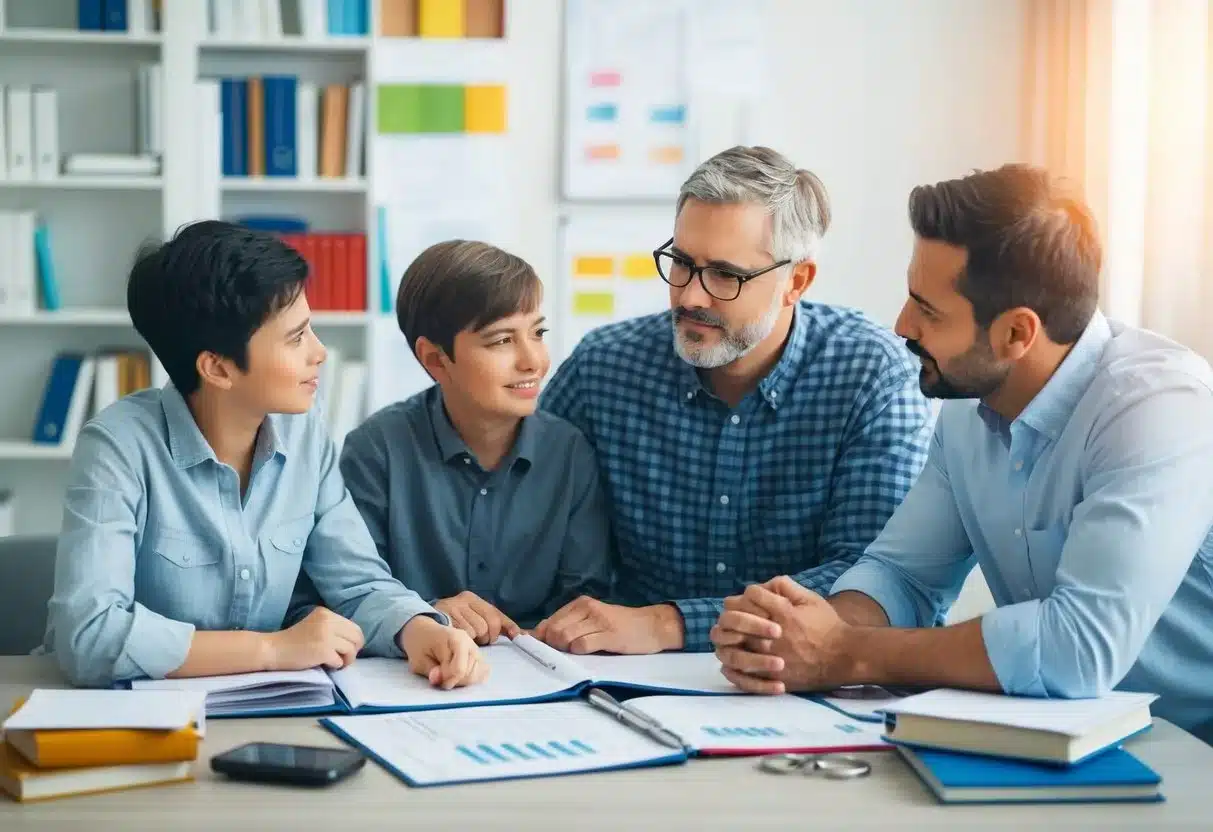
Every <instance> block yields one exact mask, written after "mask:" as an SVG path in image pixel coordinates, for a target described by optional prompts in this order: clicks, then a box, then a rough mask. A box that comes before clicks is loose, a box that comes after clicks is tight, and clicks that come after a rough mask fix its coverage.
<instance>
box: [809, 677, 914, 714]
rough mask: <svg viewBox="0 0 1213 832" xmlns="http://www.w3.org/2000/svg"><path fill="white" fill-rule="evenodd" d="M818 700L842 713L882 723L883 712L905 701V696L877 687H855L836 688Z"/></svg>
mask: <svg viewBox="0 0 1213 832" xmlns="http://www.w3.org/2000/svg"><path fill="white" fill-rule="evenodd" d="M818 698H819V699H820V701H822V702H824V703H826V704H829V705H833V706H834V707H835V708H837V709H838V710H840V711H843V712H844V713H847V714H850V715H852V716H856V717H860V718H864V717H866V718H868V719H871V720H876V721H879V722H882V723H883V722H884V715H883V712H884V711H885V710H887V709H888V708H889V707H891V706H893V705H895V704H897V703H898V702H900V701H901V700H903V699H905V698H906V694H902V693H897V692H895V691H890V690H888V689H886V688H883V687H880V686H879V685H855V686H853V687H846V688H838V689H837V690H833V691H830V693H829V694H827V695H825V696H821V697H818Z"/></svg>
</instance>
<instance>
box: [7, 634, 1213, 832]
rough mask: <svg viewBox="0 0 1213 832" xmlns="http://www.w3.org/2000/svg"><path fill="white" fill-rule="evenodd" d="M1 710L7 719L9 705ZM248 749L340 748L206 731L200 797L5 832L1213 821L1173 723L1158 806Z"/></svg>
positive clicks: (100, 800)
mask: <svg viewBox="0 0 1213 832" xmlns="http://www.w3.org/2000/svg"><path fill="white" fill-rule="evenodd" d="M64 686H65V683H64V681H63V678H62V677H61V676H60V675H59V673H58V671H57V670H56V668H55V667H54V664H53V663H52V662H51V660H50V659H48V658H46V657H41V656H38V657H26V656H19V657H12V656H0V703H11V702H13V701H14V700H15V699H16V698H17V697H19V696H22V695H25V694H27V693H28V692H29V691H30V689H32V688H34V687H64ZM4 707H6V708H7V707H8V706H7V705H5V706H4ZM252 740H261V741H268V742H284V743H300V744H310V745H333V746H339V745H341V742H340V741H339V740H338V739H337V738H336V737H334V736H333V735H332V734H330V733H329V732H328V731H326V730H325V729H323V728H321V727H320V725H319V724H317V722H316V720H315V719H314V718H295V717H290V718H287V717H271V718H265V719H235V720H231V719H229V720H219V719H216V720H208V722H207V732H206V739H205V741H204V743H203V746H202V748H201V750H200V752H199V757H198V760H197V762H196V763H195V769H194V773H195V777H196V778H197V779H196V780H195V781H194V782H192V783H181V784H174V785H170V786H157V787H153V788H144V789H132V790H129V791H125V792H113V793H109V794H99V795H87V796H81V797H73V798H67V799H62V800H52V801H48V802H45V803H35V804H19V803H16V802H14V801H11V800H5V799H4V798H2V797H0V829H3V830H4V832H18V830H26V829H31V830H32V829H37V830H48V829H59V828H64V829H66V828H72V829H76V828H79V829H85V830H87V831H88V832H104V830H109V829H115V830H117V829H121V830H133V829H156V830H166V829H174V830H176V829H229V830H232V832H235V830H242V829H285V828H288V827H294V826H296V825H299V824H301V823H302V824H305V825H306V826H307V828H310V829H322V830H323V829H335V830H339V829H380V828H384V829H386V828H392V829H400V828H402V824H403V825H404V828H411V829H425V828H430V829H435V828H443V829H445V828H457V827H458V828H463V829H472V828H474V827H483V826H484V825H485V824H488V827H487V828H505V829H528V830H530V829H557V828H559V829H564V830H569V829H578V830H582V829H607V828H611V829H656V828H660V827H667V828H669V827H673V828H678V829H683V828H687V829H718V828H732V829H747V830H748V829H759V828H764V829H765V828H772V829H789V830H790V829H794V828H807V827H809V826H811V827H813V828H816V829H839V828H847V829H864V828H889V827H902V826H910V825H913V826H915V827H922V828H934V829H975V828H982V829H1004V828H1005V829H1010V828H1019V829H1021V830H1022V829H1023V828H1027V827H1026V825H1027V824H1033V825H1035V823H1034V822H1043V823H1044V824H1046V826H1047V827H1048V828H1064V827H1065V826H1074V827H1081V828H1101V829H1113V828H1136V829H1140V828H1143V827H1145V826H1147V825H1148V826H1149V827H1150V828H1151V830H1156V829H1163V828H1176V829H1179V828H1183V829H1192V828H1197V827H1201V826H1205V825H1208V824H1209V823H1210V822H1211V820H1213V813H1211V812H1210V809H1209V803H1208V797H1207V792H1208V791H1209V789H1210V786H1211V784H1213V780H1211V779H1210V773H1211V772H1213V748H1211V747H1209V746H1207V745H1205V744H1204V743H1203V742H1201V741H1200V740H1197V739H1196V738H1194V737H1192V736H1191V735H1190V734H1188V733H1186V732H1184V731H1182V730H1180V729H1179V728H1176V727H1175V726H1174V725H1171V724H1170V723H1168V722H1164V721H1162V720H1155V724H1154V729H1153V730H1152V731H1150V732H1148V733H1147V734H1146V735H1145V736H1144V737H1141V738H1139V739H1135V740H1133V741H1132V743H1131V745H1130V748H1131V750H1132V751H1133V753H1134V754H1136V755H1138V756H1139V757H1140V758H1141V759H1142V760H1144V761H1145V762H1146V763H1147V764H1149V765H1150V766H1152V767H1153V768H1154V770H1155V771H1157V772H1158V773H1159V774H1160V775H1161V776H1162V778H1163V793H1164V794H1165V795H1166V798H1167V799H1166V801H1165V802H1163V803H1156V804H1102V805H1101V804H1092V805H1060V804H1053V805H1042V804H1037V805H1024V806H1007V805H999V806H942V805H939V804H937V803H936V802H935V799H934V797H933V796H932V795H931V793H930V792H929V791H928V790H927V789H926V787H925V786H923V785H922V783H921V782H920V781H919V780H918V778H917V777H916V776H915V775H914V774H913V773H912V772H911V771H910V769H909V767H908V766H907V765H906V763H905V762H904V761H903V760H902V759H901V758H900V756H899V755H898V754H897V753H896V752H893V751H888V752H875V753H869V754H865V755H862V756H864V757H865V758H866V759H868V760H870V761H871V762H872V766H873V770H872V775H871V776H870V777H867V778H864V779H861V780H853V781H836V780H835V781H831V780H825V779H823V778H820V777H802V776H791V777H776V776H772V775H767V774H762V773H760V772H758V771H757V770H756V769H755V767H754V763H755V761H754V759H753V758H734V759H699V760H692V761H691V762H690V763H688V764H686V765H682V766H669V767H662V768H650V769H636V770H631V771H619V772H602V773H593V774H579V775H571V776H566V777H550V778H539V779H533V780H513V781H507V782H498V783H480V784H468V785H459V786H439V787H431V788H410V787H409V786H407V785H405V784H404V783H403V782H401V781H399V780H397V779H396V778H394V777H393V776H391V775H389V774H388V773H387V772H386V771H384V770H383V769H381V768H380V767H379V766H377V765H376V764H375V763H373V762H370V763H368V764H367V765H366V767H365V768H364V769H363V770H362V771H361V772H359V773H358V774H356V775H354V776H353V777H351V778H350V779H349V780H346V781H345V782H342V783H339V784H337V785H335V786H332V787H328V788H324V789H318V790H312V789H304V788H296V787H283V786H267V785H259V784H249V783H238V782H230V781H226V780H225V779H223V778H222V777H219V776H217V775H215V774H213V773H212V772H211V771H210V767H209V760H210V757H211V756H212V755H214V754H217V753H219V752H222V751H225V750H227V749H229V748H232V747H234V746H237V745H240V744H242V743H245V742H249V741H252Z"/></svg>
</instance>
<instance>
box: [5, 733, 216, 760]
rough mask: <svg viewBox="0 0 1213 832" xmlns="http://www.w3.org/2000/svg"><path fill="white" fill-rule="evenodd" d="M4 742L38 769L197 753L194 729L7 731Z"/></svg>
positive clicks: (175, 757)
mask: <svg viewBox="0 0 1213 832" xmlns="http://www.w3.org/2000/svg"><path fill="white" fill-rule="evenodd" d="M4 738H5V741H6V742H7V743H8V744H9V745H10V746H12V748H13V749H14V750H16V751H17V752H18V753H20V754H21V756H22V757H24V758H25V761H26V762H28V763H29V764H30V765H32V766H34V767H36V768H40V769H51V768H57V769H58V768H83V767H86V766H108V765H133V764H137V763H179V762H185V761H188V760H193V759H194V758H195V757H197V756H198V741H199V737H198V732H197V731H195V730H194V729H193V728H185V729H183V730H181V731H138V730H129V729H121V728H110V729H103V730H92V729H83V730H66V731H24V730H17V731H8V732H6V733H5V736H4Z"/></svg>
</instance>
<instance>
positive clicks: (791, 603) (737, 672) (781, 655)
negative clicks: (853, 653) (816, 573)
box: [710, 576, 848, 694]
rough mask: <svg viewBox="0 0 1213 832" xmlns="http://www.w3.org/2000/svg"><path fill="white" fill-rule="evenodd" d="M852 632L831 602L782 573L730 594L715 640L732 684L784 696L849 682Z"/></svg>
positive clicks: (722, 664)
mask: <svg viewBox="0 0 1213 832" xmlns="http://www.w3.org/2000/svg"><path fill="white" fill-rule="evenodd" d="M847 630H848V625H847V624H846V623H845V622H844V621H843V620H842V619H841V618H839V617H838V613H837V612H836V611H835V610H834V607H832V606H831V605H830V604H829V602H827V601H826V600H825V599H824V598H822V597H821V596H820V595H818V594H817V593H815V592H812V591H810V590H807V589H805V588H804V587H802V586H801V585H800V584H798V583H796V582H795V581H793V580H792V579H791V578H789V577H786V576H780V577H778V578H775V579H773V580H770V581H767V582H766V583H765V584H753V585H751V586H748V587H746V590H745V592H744V593H742V594H741V595H734V596H731V597H729V598H726V599H725V601H724V612H723V613H721V615H720V618H719V619H717V621H716V624H715V626H713V627H712V630H711V633H710V638H711V641H712V644H713V645H714V646H715V648H716V656H717V658H719V659H720V663H721V666H722V667H721V672H723V673H724V676H725V678H727V679H728V680H729V681H730V682H732V683H733V684H734V685H736V686H737V687H739V688H741V689H742V690H744V691H747V692H749V693H765V694H781V693H786V692H788V691H802V690H823V689H829V688H833V687H837V686H838V685H840V684H845V681H844V679H845V677H846V675H847V664H848V662H847V651H846V648H845V643H846V635H847Z"/></svg>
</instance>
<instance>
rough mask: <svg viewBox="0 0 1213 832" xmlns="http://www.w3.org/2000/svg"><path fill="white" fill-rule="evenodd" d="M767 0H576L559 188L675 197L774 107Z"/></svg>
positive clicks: (606, 195)
mask: <svg viewBox="0 0 1213 832" xmlns="http://www.w3.org/2000/svg"><path fill="white" fill-rule="evenodd" d="M768 23H769V10H768V3H767V0H745V1H744V2H737V0H626V2H621V0H568V2H567V4H566V14H565V79H564V96H565V100H564V152H563V157H564V158H563V171H562V185H563V190H564V197H565V199H568V200H571V201H577V200H585V201H593V200H616V201H627V200H631V201H647V200H651V199H668V198H669V197H670V195H671V194H674V193H677V191H678V188H679V187H680V186H681V185H682V183H683V181H685V180H686V178H687V177H688V176H689V175H690V174H691V172H692V171H693V170H694V169H695V166H696V165H697V164H698V163H699V162H702V161H703V160H704V159H705V158H707V157H708V156H710V155H712V154H714V153H717V152H719V151H721V150H724V149H725V148H728V147H731V146H733V145H736V144H748V143H752V140H753V139H754V138H755V137H754V136H753V135H751V133H752V130H751V129H750V128H751V124H752V122H754V121H755V120H759V121H761V117H762V116H763V114H764V113H765V112H766V111H767V110H769V109H770V107H769V105H764V103H763V101H764V99H765V98H766V95H765V90H766V88H767V86H768V72H767V63H768V62H767V57H766V56H767V52H768V51H769V50H770V48H771V43H770V37H769V32H768Z"/></svg>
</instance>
